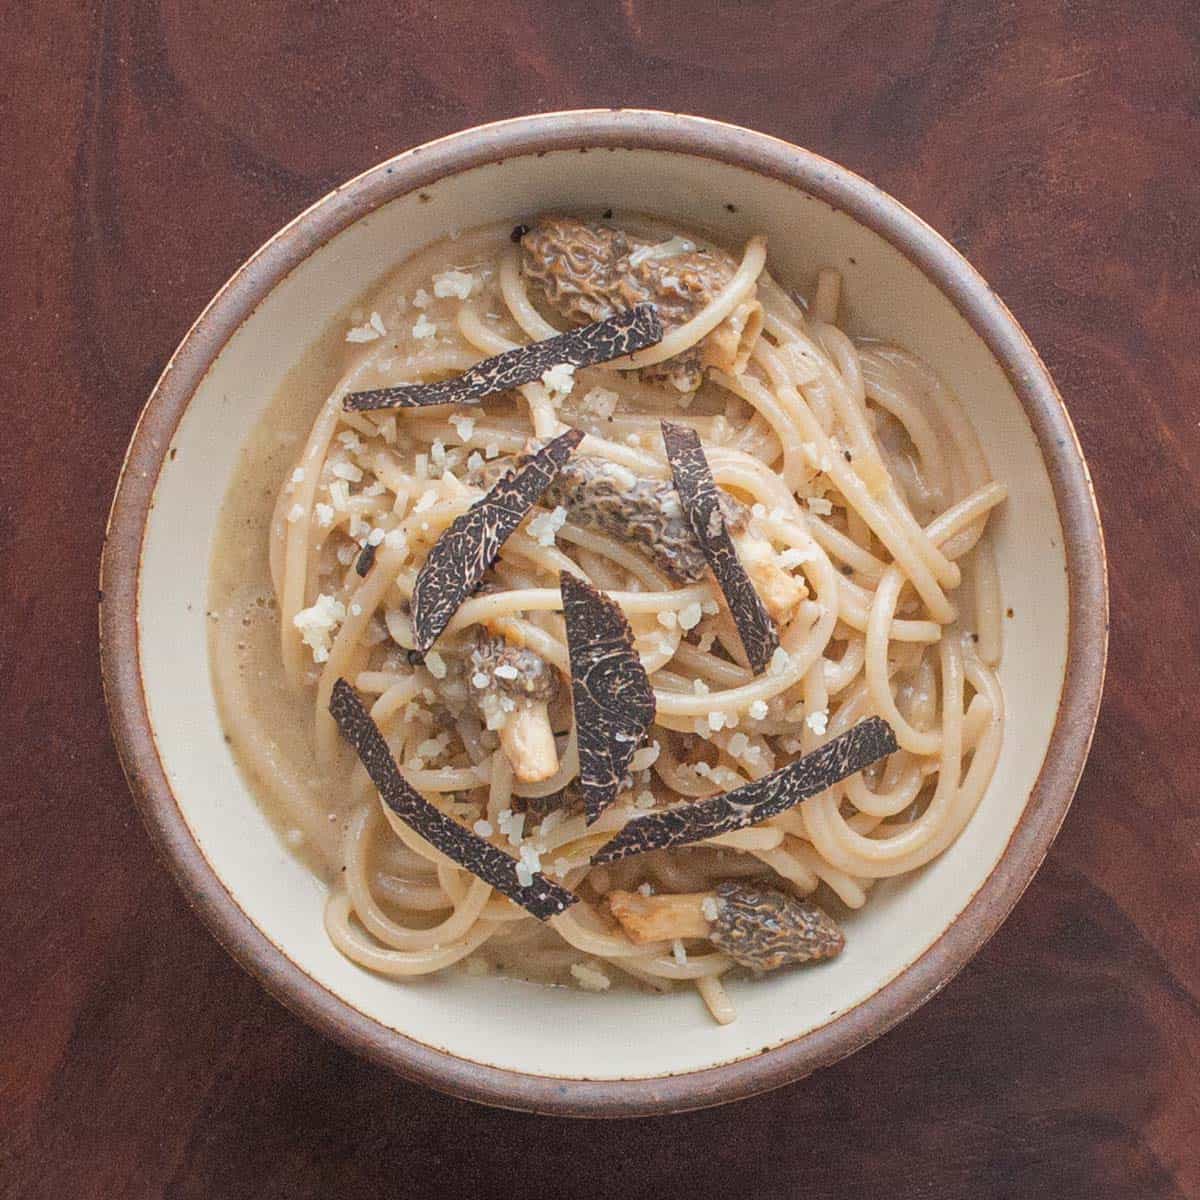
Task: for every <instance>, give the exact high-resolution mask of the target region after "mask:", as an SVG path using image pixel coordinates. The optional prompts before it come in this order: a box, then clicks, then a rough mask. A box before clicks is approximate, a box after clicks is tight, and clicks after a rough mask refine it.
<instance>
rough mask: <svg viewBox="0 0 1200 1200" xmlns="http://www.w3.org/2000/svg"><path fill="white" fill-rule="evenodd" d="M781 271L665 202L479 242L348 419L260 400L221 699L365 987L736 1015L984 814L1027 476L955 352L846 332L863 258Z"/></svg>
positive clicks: (381, 297)
mask: <svg viewBox="0 0 1200 1200" xmlns="http://www.w3.org/2000/svg"><path fill="white" fill-rule="evenodd" d="M768 255H769V247H768V246H767V243H766V239H765V238H763V237H760V236H756V235H754V234H753V231H751V236H749V237H748V238H747V240H746V241H745V242H744V244H742V245H737V246H733V245H730V246H724V245H718V244H716V243H714V242H712V241H710V240H708V239H706V238H705V237H704V236H703V235H702V234H701V233H699V232H698V231H696V230H693V229H690V228H687V227H686V226H685V225H684V224H683V223H676V222H666V221H663V220H661V219H658V218H651V217H647V216H643V215H640V214H637V213H633V212H620V213H618V214H616V215H611V216H606V217H603V218H601V217H596V216H593V215H586V214H584V215H580V214H573V213H566V212H555V213H544V214H537V215H533V216H530V217H527V218H525V220H524V221H522V222H521V223H520V224H518V225H517V226H516V227H515V228H514V226H513V223H511V222H505V223H501V224H493V225H490V226H485V227H481V228H479V229H475V230H472V231H469V232H465V233H462V234H461V235H459V236H457V237H455V238H454V239H444V240H441V241H438V242H435V243H434V244H432V245H430V246H428V247H426V248H425V249H423V250H421V251H419V252H418V253H416V254H414V255H413V256H412V257H411V258H410V259H409V260H408V261H407V262H405V263H404V264H403V265H402V266H400V267H399V268H398V269H397V270H396V271H395V273H394V274H393V275H392V276H391V277H390V278H389V279H388V280H387V281H386V282H385V283H384V284H383V285H382V286H380V287H377V288H375V289H374V290H373V292H372V293H371V294H370V295H369V296H368V297H367V298H366V299H365V300H364V301H362V302H361V303H360V304H358V305H356V306H355V308H354V309H353V311H351V312H350V313H349V314H347V316H346V318H345V319H344V321H343V322H342V323H341V325H340V329H339V334H340V336H338V335H333V336H331V337H330V338H327V339H326V342H325V346H326V353H327V354H332V355H334V356H335V357H336V358H337V359H339V360H340V364H339V365H338V366H337V367H336V372H334V371H333V370H332V369H331V368H330V366H329V365H328V364H327V363H326V364H323V370H324V372H325V374H327V375H329V374H334V373H336V379H337V382H336V384H335V385H334V386H333V388H332V390H331V391H330V393H329V395H328V396H327V397H326V398H325V399H324V400H323V401H322V402H321V403H320V405H319V407H318V409H317V410H316V412H315V413H314V412H313V411H311V410H306V411H300V410H299V409H298V408H297V407H296V406H295V405H292V404H289V402H288V398H287V397H286V396H281V398H280V399H279V400H278V401H277V402H276V404H275V405H273V406H272V408H271V410H270V411H269V412H268V413H267V414H266V415H265V417H264V418H263V423H262V426H261V428H260V432H259V434H258V435H257V436H256V438H255V439H254V440H253V442H252V444H251V448H250V450H249V451H248V453H247V455H246V457H245V459H244V461H243V463H242V467H241V470H240V474H239V476H238V478H236V479H235V481H234V484H233V486H232V488H231V489H230V492H229V494H228V497H227V500H226V503H225V506H224V509H223V512H222V516H221V520H220V526H219V529H218V535H217V541H216V548H215V552H214V558H213V570H212V576H211V579H212V583H211V595H210V604H209V607H210V609H211V611H212V612H213V613H214V614H215V616H216V619H215V621H214V622H213V623H212V625H211V629H210V639H211V660H212V669H213V677H214V681H215V686H216V692H217V697H218V702H219V705H220V708H221V712H222V715H223V718H224V723H225V727H226V729H227V731H228V734H229V737H230V738H231V741H232V745H233V748H234V751H235V754H236V756H237V758H238V761H239V763H240V764H241V766H242V768H243V770H244V771H245V773H246V774H247V776H248V777H249V778H250V779H251V780H252V781H253V787H254V790H255V793H256V795H257V796H258V798H259V800H260V802H261V804H262V805H263V807H264V809H265V810H266V811H267V812H268V814H269V815H270V816H271V818H272V820H273V822H274V823H275V825H276V827H277V828H278V829H279V830H280V832H281V834H282V836H283V838H284V840H285V842H286V843H287V844H288V846H289V847H291V848H292V849H294V850H295V851H296V852H297V853H299V854H300V855H301V856H302V857H303V858H304V860H305V862H307V863H308V864H309V865H310V866H311V867H312V869H313V870H314V871H315V872H316V873H317V874H318V875H319V876H320V877H321V878H322V879H323V880H324V881H325V882H326V883H327V885H328V899H327V902H326V905H325V916H324V926H325V932H326V934H327V935H328V937H329V939H330V940H331V942H332V944H333V945H334V946H335V947H336V948H337V950H338V951H339V952H340V953H341V954H343V955H345V956H346V957H347V958H348V959H350V960H352V961H353V962H355V963H357V964H359V965H360V966H361V967H364V968H366V969H367V970H369V971H372V972H375V973H378V974H380V975H383V976H390V977H396V978H411V977H415V976H422V975H431V974H436V973H438V972H444V971H447V970H449V969H451V968H455V967H456V965H457V964H461V965H458V966H457V968H456V969H459V970H466V971H468V972H471V973H484V974H486V973H492V972H503V973H508V974H514V975H517V976H520V977H522V978H527V979H536V980H542V981H546V982H550V983H558V984H565V985H567V986H570V987H573V988H577V989H582V990H587V991H603V992H609V993H611V994H613V995H614V996H615V995H616V994H618V993H619V992H620V991H621V990H622V988H623V987H624V986H625V985H629V986H633V987H636V988H641V989H650V990H653V991H656V992H664V993H666V992H671V991H675V990H678V989H692V990H693V991H694V992H695V993H698V995H699V997H700V998H701V999H702V1000H703V1003H704V1005H705V1006H706V1007H707V1009H708V1011H709V1012H710V1013H711V1015H712V1016H713V1017H714V1018H715V1019H716V1020H717V1021H718V1022H721V1023H728V1022H731V1021H733V1020H734V1019H735V1017H736V1011H737V1010H736V1005H735V1003H734V1001H733V999H732V998H731V995H730V991H729V988H728V986H727V985H728V982H729V980H730V979H732V978H734V977H736V976H738V975H747V984H746V986H754V983H753V980H754V979H756V978H757V977H759V976H761V975H762V973H763V972H767V971H774V970H777V969H786V970H804V971H814V970H815V971H821V970H822V969H823V968H822V967H821V966H820V965H819V964H820V963H822V962H824V961H826V960H828V959H830V958H832V957H835V956H836V955H837V954H839V953H840V952H841V951H842V949H843V946H844V945H845V943H846V937H845V935H844V933H843V931H842V929H841V928H840V919H841V915H842V914H844V913H847V912H851V911H853V910H856V909H860V908H862V907H863V906H864V905H869V904H870V893H871V890H872V888H873V887H874V886H875V884H876V882H877V881H878V880H881V879H885V878H889V877H892V876H900V875H906V874H908V873H910V872H913V871H916V870H918V869H919V868H920V867H922V866H924V865H925V864H926V863H928V862H930V861H931V860H933V859H934V858H936V857H937V856H939V855H940V854H942V853H943V852H944V851H945V850H946V849H947V848H948V847H949V846H950V845H951V844H952V843H953V842H954V841H955V839H956V838H957V837H958V836H959V834H960V833H961V832H962V830H963V829H964V827H965V826H966V825H967V823H968V822H969V821H970V819H971V816H972V814H973V813H974V811H975V809H976V807H977V805H978V804H979V802H980V799H981V798H982V796H983V794H984V792H985V790H986V789H987V787H988V784H989V781H990V779H991V777H992V772H993V769H994V767H995V765H996V762H997V759H998V757H999V754H1000V751H1001V747H1002V742H1003V735H1004V697H1003V693H1002V690H1001V687H1000V684H999V681H998V679H997V676H996V668H997V666H998V664H999V662H1000V657H1001V649H1002V637H1001V613H1002V602H1001V591H1000V589H1001V586H1002V582H1003V581H1002V580H1000V579H999V577H998V572H997V569H996V564H995V559H994V556H993V553H992V548H991V544H990V538H989V533H988V525H989V518H990V516H991V514H992V513H993V511H994V510H995V509H996V508H997V506H999V505H1001V504H1002V502H1003V501H1004V499H1005V495H1006V490H1005V487H1004V484H1003V482H1002V481H995V480H993V479H992V478H991V475H990V472H989V470H988V467H987V462H986V458H985V456H984V454H983V452H982V450H981V448H980V444H979V441H978V439H977V437H976V435H975V432H974V430H973V429H972V427H971V425H970V423H969V421H968V420H967V419H966V417H965V416H964V414H963V412H962V411H961V409H960V408H959V405H958V403H957V401H956V399H955V398H954V397H953V396H952V395H951V394H950V393H949V391H948V389H947V388H946V387H945V386H944V385H943V384H942V383H941V382H940V381H938V380H937V378H936V376H935V375H934V374H933V373H932V371H931V370H930V368H929V367H928V366H927V365H926V364H924V363H922V362H920V361H919V360H917V359H916V358H914V357H913V356H912V355H911V354H909V353H908V352H906V351H905V350H904V349H902V348H901V347H898V346H894V345H891V344H888V343H886V342H879V341H871V340H865V339H863V338H861V337H859V338H852V337H851V336H849V335H848V334H847V333H846V332H845V331H844V330H843V329H842V328H840V327H839V324H838V316H839V307H840V306H839V291H840V279H839V276H838V275H837V273H836V272H834V271H832V270H825V271H822V272H820V273H819V275H818V276H817V278H816V279H815V280H812V281H808V280H791V279H785V278H780V279H776V278H775V277H774V276H773V275H772V274H771V271H770V268H769V265H768ZM798 287H799V288H800V290H795V289H796V288H798ZM447 401H453V402H452V403H447ZM568 435H569V436H568ZM281 439H283V441H284V442H285V443H288V444H295V445H297V447H298V451H297V452H296V454H295V457H294V459H293V460H292V461H291V462H289V463H287V465H286V469H285V471H284V472H283V483H282V486H279V487H278V488H277V489H275V490H265V489H264V487H263V481H264V480H265V479H270V478H271V477H272V470H274V474H275V476H278V475H279V469H278V466H275V467H274V468H273V467H272V462H273V461H277V460H278V457H279V447H280V444H281ZM551 452H553V453H552V457H551V458H547V457H546V456H547V454H549V453H551ZM247 527H250V528H254V529H265V531H266V536H265V537H264V538H262V540H261V542H259V543H258V544H257V545H255V546H254V547H252V548H250V549H247V546H246V539H245V530H246V529H247ZM563 579H565V580H566V583H561V582H560V581H561V580H563ZM576 580H579V581H581V584H580V586H581V587H582V590H577V585H576V583H575V581H576ZM568 584H569V585H570V589H568V587H567V585H568ZM568 590H570V592H571V595H572V596H574V597H575V599H574V600H573V601H572V603H573V604H575V605H576V606H577V608H576V609H575V610H572V611H576V612H577V613H578V615H577V616H576V617H575V618H573V621H574V623H573V624H572V621H568V622H567V624H566V625H564V619H563V602H564V594H565V593H566V592H567V591H568ZM589 606H590V607H589ZM589 614H590V615H589ZM568 615H569V614H568ZM585 663H586V664H587V668H586V669H587V682H586V686H585V690H584V691H580V690H579V689H580V686H581V680H580V678H579V671H580V670H581V669H583V668H582V667H581V664H585ZM573 676H574V686H575V689H576V690H575V703H574V704H573V703H572V686H573ZM331 702H333V707H334V712H333V713H331V710H330V706H331ZM578 713H585V714H587V715H588V718H589V719H588V720H586V721H584V722H582V727H581V728H580V727H577V726H576V722H575V717H576V715H578ZM335 718H336V719H335ZM339 726H340V728H341V732H342V733H343V734H345V737H346V738H347V739H349V741H350V742H351V743H353V747H354V749H355V750H357V751H358V753H359V756H360V757H361V759H362V763H363V764H365V765H366V767H367V770H363V769H362V768H361V767H360V766H359V765H358V762H357V760H356V758H355V755H354V754H353V752H352V751H351V750H350V748H349V747H348V746H347V745H346V744H345V742H344V741H343V739H342V737H340V736H339ZM581 764H582V769H581ZM589 764H598V765H594V766H589ZM368 771H369V772H370V774H368ZM597 771H598V772H599V775H598V776H597V775H596V772H597ZM589 773H590V774H589ZM593 776H595V777H597V778H600V779H602V780H603V781H604V786H603V787H601V789H600V790H599V791H595V790H593V791H590V792H589V788H593V789H594V787H595V785H593V784H589V782H588V780H589V778H591V777H593ZM801 964H803V965H801ZM747 973H748V974H747Z"/></svg>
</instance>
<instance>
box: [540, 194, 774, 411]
mask: <svg viewBox="0 0 1200 1200" xmlns="http://www.w3.org/2000/svg"><path fill="white" fill-rule="evenodd" d="M521 250H522V262H521V269H522V271H523V272H524V274H525V276H526V278H528V279H530V280H531V281H532V282H533V283H534V284H535V285H537V287H538V289H539V290H540V291H541V293H542V295H543V296H544V297H545V301H546V303H547V304H548V305H549V306H550V307H551V308H553V309H554V310H555V311H556V312H559V313H561V314H562V315H563V316H564V317H566V318H567V319H568V320H569V321H571V322H573V323H574V324H577V325H584V324H586V323H587V322H589V321H598V320H602V319H603V318H605V317H610V316H612V314H613V313H614V312H616V311H618V310H621V309H628V308H632V307H633V306H634V305H636V304H644V303H646V302H650V303H652V304H654V305H655V307H656V308H657V309H658V315H659V317H660V318H661V320H662V323H663V327H664V328H665V329H668V330H669V329H672V328H675V327H678V326H680V325H683V324H685V323H686V322H687V321H689V320H691V318H692V317H694V316H695V315H696V314H697V313H698V312H699V311H700V310H701V309H703V308H704V307H705V306H706V305H708V304H709V303H710V302H711V301H712V299H713V298H714V297H715V296H716V295H717V293H719V292H720V291H721V289H722V288H724V287H725V285H726V284H727V283H728V282H729V281H730V280H731V279H732V278H733V276H734V274H735V272H736V271H737V267H738V264H737V261H736V259H734V258H733V256H732V255H729V254H726V253H725V252H724V251H722V250H705V249H701V248H699V247H697V246H696V245H695V244H694V243H692V242H690V241H688V240H687V239H686V238H682V237H673V238H669V239H667V240H666V241H665V242H657V243H656V242H652V241H648V240H646V239H644V238H638V237H634V236H633V235H632V234H628V233H626V232H624V231H623V230H621V229H614V228H612V227H611V226H608V225H603V224H600V223H599V222H594V221H580V220H578V219H577V218H575V217H566V216H555V215H543V216H540V217H538V218H537V219H536V220H535V221H534V223H533V226H532V227H531V228H530V229H529V230H528V231H527V232H526V233H525V234H524V235H523V236H522V238H521ZM762 322H763V318H762V306H761V305H760V304H759V302H758V299H757V293H756V291H752V292H751V293H750V295H749V296H748V297H747V298H746V299H745V300H743V301H742V303H741V304H739V305H738V307H737V308H736V309H734V311H733V312H732V313H731V314H730V315H729V316H728V317H726V318H725V320H724V321H722V322H721V324H720V325H718V326H717V327H716V329H714V330H713V331H712V332H711V333H709V334H708V335H707V336H705V337H703V338H701V339H700V341H699V342H697V343H696V345H695V346H693V347H691V348H689V349H688V350H686V351H684V352H683V353H682V354H677V355H675V357H674V358H669V359H667V360H666V361H665V362H661V363H658V364H656V365H654V366H651V367H644V368H642V378H643V379H648V380H654V381H657V382H664V383H668V384H670V385H671V386H672V387H674V388H676V389H677V390H678V391H681V392H694V391H695V390H696V389H697V388H698V387H699V386H700V384H701V383H702V382H703V381H704V371H705V369H706V368H708V367H716V368H719V369H720V370H723V371H730V372H734V373H736V372H738V371H741V369H742V368H743V367H744V366H745V365H746V362H747V360H748V359H749V357H750V352H751V350H753V349H754V343H755V342H756V341H757V340H758V336H759V333H760V332H761V330H762Z"/></svg>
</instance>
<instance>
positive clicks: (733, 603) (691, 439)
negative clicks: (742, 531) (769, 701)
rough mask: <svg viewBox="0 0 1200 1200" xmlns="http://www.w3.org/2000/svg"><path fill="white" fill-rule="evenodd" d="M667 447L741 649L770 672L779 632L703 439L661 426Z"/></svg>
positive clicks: (678, 428)
mask: <svg viewBox="0 0 1200 1200" xmlns="http://www.w3.org/2000/svg"><path fill="white" fill-rule="evenodd" d="M662 433H663V444H664V445H665V446H666V449H667V461H668V462H669V463H670V464H671V475H672V477H673V478H674V480H675V490H676V491H677V492H678V493H679V500H680V503H681V504H682V505H683V511H684V515H685V516H686V517H687V519H688V522H689V523H690V524H691V527H692V532H693V533H694V534H695V535H696V540H697V541H698V542H699V543H700V548H701V549H702V550H703V551H704V557H705V558H706V559H708V565H709V566H710V567H712V571H713V574H714V575H715V576H716V579H717V583H718V584H719V585H720V588H721V591H722V592H723V593H724V594H725V600H726V602H727V603H728V605H729V611H730V613H731V614H732V616H733V623H734V625H736V626H737V631H738V637H739V638H741V641H742V648H743V649H744V650H745V651H746V657H747V658H748V659H749V660H750V666H751V667H752V668H753V670H754V673H755V674H759V673H761V672H762V671H764V670H765V669H766V666H767V663H769V662H770V661H771V655H773V654H774V653H775V650H776V649H777V648H778V646H779V630H778V629H776V628H775V622H774V621H772V620H771V614H770V613H768V612H767V610H766V608H765V607H764V605H763V602H762V600H761V599H759V595H758V593H757V592H756V591H755V590H754V584H752V583H751V582H750V577H749V576H748V575H747V574H746V569H745V567H743V566H742V563H741V560H740V559H739V558H738V555H737V550H736V549H735V548H734V545H733V538H732V537H731V536H730V534H729V529H728V528H727V527H726V524H725V516H724V513H723V512H722V508H721V494H720V492H719V491H718V490H717V485H716V483H715V482H714V480H713V477H712V471H711V470H710V469H709V466H708V459H707V458H705V456H704V448H703V447H702V446H701V444H700V435H699V434H698V433H697V432H696V431H695V430H694V429H689V428H688V427H687V426H686V425H676V424H673V423H672V422H671V421H663V422H662Z"/></svg>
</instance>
